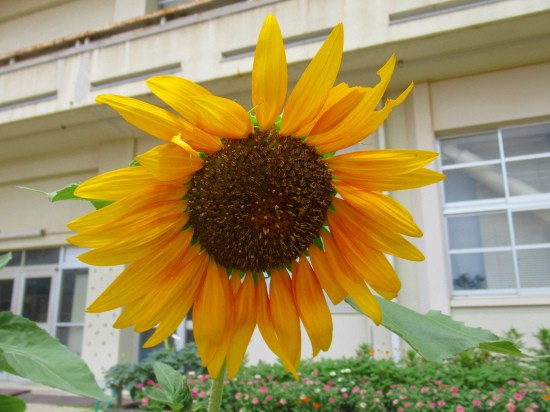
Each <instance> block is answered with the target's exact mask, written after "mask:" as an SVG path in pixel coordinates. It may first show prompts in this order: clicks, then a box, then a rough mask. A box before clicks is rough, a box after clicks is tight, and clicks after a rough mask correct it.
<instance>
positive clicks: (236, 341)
mask: <svg viewBox="0 0 550 412" xmlns="http://www.w3.org/2000/svg"><path fill="white" fill-rule="evenodd" d="M232 276H235V273H234V274H233V275H232ZM257 311H258V309H257V303H256V290H255V286H254V279H253V277H252V274H251V273H247V274H246V276H245V278H244V280H243V283H242V285H241V286H240V288H239V291H238V292H237V295H236V296H235V320H234V321H235V323H234V330H233V335H232V337H231V343H230V345H229V348H228V350H227V373H228V375H229V378H230V379H233V378H234V377H235V375H237V372H238V371H239V368H240V367H241V364H242V361H243V358H244V355H245V353H246V348H247V347H248V344H249V342H250V338H251V337H252V333H253V332H254V328H255V327H256V312H257Z"/></svg>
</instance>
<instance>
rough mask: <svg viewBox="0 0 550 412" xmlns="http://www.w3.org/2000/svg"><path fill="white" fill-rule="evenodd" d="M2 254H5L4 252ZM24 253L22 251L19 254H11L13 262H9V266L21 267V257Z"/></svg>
mask: <svg viewBox="0 0 550 412" xmlns="http://www.w3.org/2000/svg"><path fill="white" fill-rule="evenodd" d="M1 254H4V252H2V253H1ZM22 254H23V252H21V251H20V250H19V251H17V252H11V260H10V261H9V262H8V264H7V266H21V255H22Z"/></svg>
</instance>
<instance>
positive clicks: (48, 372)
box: [0, 312, 110, 401]
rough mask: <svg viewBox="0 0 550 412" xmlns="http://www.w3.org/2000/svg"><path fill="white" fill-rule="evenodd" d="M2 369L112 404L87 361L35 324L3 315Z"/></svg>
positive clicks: (0, 322) (0, 333)
mask: <svg viewBox="0 0 550 412" xmlns="http://www.w3.org/2000/svg"><path fill="white" fill-rule="evenodd" d="M0 369H3V370H5V371H6V372H9V373H12V374H14V375H18V376H21V377H23V378H27V379H31V380H33V381H35V382H38V383H41V384H43V385H47V386H51V387H53V388H57V389H61V390H64V391H67V392H71V393H75V394H78V395H82V396H87V397H90V398H94V399H98V400H105V401H107V400H109V399H110V398H109V397H107V396H105V395H104V394H103V391H102V390H101V389H100V388H99V386H98V385H97V383H96V381H95V378H94V376H93V374H92V372H91V371H90V369H89V368H88V366H87V365H86V364H85V363H84V361H83V360H82V359H81V358H80V357H79V356H78V355H76V354H75V353H73V352H71V351H70V350H69V349H68V348H67V347H65V346H63V345H62V344H61V343H60V342H59V341H58V340H57V339H55V338H54V337H52V336H50V335H49V334H48V333H47V332H46V331H44V330H43V329H42V328H40V327H38V326H37V325H36V324H35V323H34V322H31V321H30V320H28V319H25V318H23V317H21V316H17V315H15V314H13V313H11V312H0Z"/></svg>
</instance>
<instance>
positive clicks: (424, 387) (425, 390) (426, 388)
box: [420, 386, 430, 393]
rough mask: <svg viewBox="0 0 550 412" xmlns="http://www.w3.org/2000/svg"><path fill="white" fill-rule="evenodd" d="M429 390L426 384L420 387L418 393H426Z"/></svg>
mask: <svg viewBox="0 0 550 412" xmlns="http://www.w3.org/2000/svg"><path fill="white" fill-rule="evenodd" d="M429 391H430V388H428V387H427V386H423V387H422V389H420V393H427V392H429Z"/></svg>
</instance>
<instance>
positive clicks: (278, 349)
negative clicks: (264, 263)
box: [256, 273, 298, 379]
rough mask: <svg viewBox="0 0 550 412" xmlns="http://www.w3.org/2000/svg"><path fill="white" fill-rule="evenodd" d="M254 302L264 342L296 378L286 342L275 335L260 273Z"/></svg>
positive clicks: (263, 280)
mask: <svg viewBox="0 0 550 412" xmlns="http://www.w3.org/2000/svg"><path fill="white" fill-rule="evenodd" d="M256 302H257V305H258V329H259V330H260V333H261V334H262V337H263V338H264V341H265V343H266V344H267V346H268V347H269V349H271V351H272V352H273V353H274V354H275V355H277V356H278V357H279V359H280V360H281V362H282V363H283V365H284V367H285V368H286V370H288V371H289V372H291V373H292V374H293V375H294V377H295V378H296V379H298V372H297V371H296V367H295V366H294V362H292V361H291V360H290V357H289V355H288V353H289V351H288V348H287V347H286V343H285V342H282V341H281V340H280V338H279V337H278V336H277V331H276V329H275V325H274V324H273V320H272V318H271V311H270V308H269V297H268V295H267V289H266V286H265V279H264V277H263V274H261V273H260V274H259V276H258V281H257V283H256Z"/></svg>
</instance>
